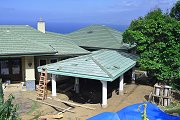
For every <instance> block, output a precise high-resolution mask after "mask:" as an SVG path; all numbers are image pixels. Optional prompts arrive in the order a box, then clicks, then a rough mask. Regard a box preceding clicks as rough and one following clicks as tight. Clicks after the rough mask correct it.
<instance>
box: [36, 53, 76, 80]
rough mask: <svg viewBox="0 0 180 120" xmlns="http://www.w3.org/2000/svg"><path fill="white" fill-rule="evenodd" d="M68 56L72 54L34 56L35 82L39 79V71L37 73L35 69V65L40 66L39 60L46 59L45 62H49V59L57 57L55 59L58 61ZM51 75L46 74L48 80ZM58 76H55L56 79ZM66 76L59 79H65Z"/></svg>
mask: <svg viewBox="0 0 180 120" xmlns="http://www.w3.org/2000/svg"><path fill="white" fill-rule="evenodd" d="M70 57H73V56H37V57H35V78H36V82H37V83H38V80H39V75H40V73H38V71H37V67H38V66H40V60H46V64H50V63H51V60H52V59H57V61H60V60H64V59H67V58H70ZM51 77H52V76H51V75H50V74H48V79H49V80H50V79H51ZM59 77H60V76H58V77H57V79H59ZM66 78H67V77H63V78H62V77H61V78H60V79H66Z"/></svg>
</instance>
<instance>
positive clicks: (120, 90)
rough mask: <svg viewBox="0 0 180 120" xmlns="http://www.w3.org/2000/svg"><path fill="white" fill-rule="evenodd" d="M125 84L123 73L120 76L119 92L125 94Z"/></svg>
mask: <svg viewBox="0 0 180 120" xmlns="http://www.w3.org/2000/svg"><path fill="white" fill-rule="evenodd" d="M123 84H124V76H123V75H121V76H120V78H119V94H121V95H123Z"/></svg>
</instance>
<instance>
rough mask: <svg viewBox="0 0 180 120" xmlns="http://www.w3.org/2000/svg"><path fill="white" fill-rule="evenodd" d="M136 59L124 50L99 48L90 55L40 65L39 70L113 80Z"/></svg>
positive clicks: (133, 63)
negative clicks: (45, 69)
mask: <svg viewBox="0 0 180 120" xmlns="http://www.w3.org/2000/svg"><path fill="white" fill-rule="evenodd" d="M136 59H137V57H136V56H134V55H131V54H128V53H124V52H120V53H119V52H117V51H114V50H99V51H94V52H92V54H89V55H83V56H80V57H75V58H70V59H67V60H63V61H60V62H57V63H53V64H48V65H45V66H40V67H38V71H39V72H40V71H41V69H42V68H47V70H48V73H51V74H58V75H64V76H72V77H80V78H88V79H95V80H104V81H113V80H115V79H116V78H117V77H119V76H121V75H122V74H124V73H125V72H126V71H128V70H129V69H131V68H132V67H133V66H135V64H136Z"/></svg>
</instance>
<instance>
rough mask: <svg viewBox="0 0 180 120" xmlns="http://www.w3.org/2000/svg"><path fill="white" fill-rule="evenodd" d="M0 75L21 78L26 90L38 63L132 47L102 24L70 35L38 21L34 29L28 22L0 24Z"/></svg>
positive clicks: (35, 76)
mask: <svg viewBox="0 0 180 120" xmlns="http://www.w3.org/2000/svg"><path fill="white" fill-rule="evenodd" d="M0 45H1V46H0V78H2V79H3V81H7V80H10V81H11V82H16V81H25V82H26V87H27V90H34V89H35V80H38V79H39V73H38V71H37V69H36V68H37V67H38V66H42V65H46V64H50V63H55V62H58V61H60V60H64V59H67V58H71V57H76V56H81V55H86V54H90V53H91V52H90V51H95V50H100V49H111V50H116V51H126V52H127V51H128V50H129V49H131V48H132V47H134V46H130V45H128V44H125V43H123V41H122V33H121V32H119V31H117V30H114V29H112V28H110V27H107V26H103V25H92V26H88V27H86V28H82V29H80V30H77V31H75V32H72V33H70V34H65V35H63V34H58V33H53V32H47V31H46V30H45V22H44V21H42V20H40V21H38V24H37V29H34V28H32V27H30V26H28V25H0Z"/></svg>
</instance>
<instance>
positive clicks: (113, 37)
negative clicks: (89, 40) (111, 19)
mask: <svg viewBox="0 0 180 120" xmlns="http://www.w3.org/2000/svg"><path fill="white" fill-rule="evenodd" d="M104 28H105V29H106V30H107V31H108V33H110V35H111V36H112V37H113V38H114V39H115V41H116V42H118V43H120V42H119V41H118V40H117V38H116V37H115V36H114V35H113V34H112V33H111V32H110V31H109V29H108V28H107V27H106V26H105V27H104ZM110 29H111V28H110ZM112 30H113V29H112ZM116 32H118V31H116ZM120 44H121V43H120Z"/></svg>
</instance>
